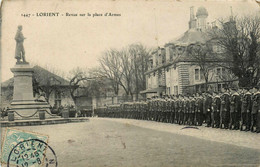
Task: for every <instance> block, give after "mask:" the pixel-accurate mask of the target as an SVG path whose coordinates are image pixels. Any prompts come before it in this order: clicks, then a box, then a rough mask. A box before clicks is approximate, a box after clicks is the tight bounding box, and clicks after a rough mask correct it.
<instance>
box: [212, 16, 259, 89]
mask: <svg viewBox="0 0 260 167" xmlns="http://www.w3.org/2000/svg"><path fill="white" fill-rule="evenodd" d="M219 23H220V27H219V28H215V29H213V30H212V31H210V32H209V35H210V36H211V37H212V38H214V39H215V40H216V41H217V43H218V45H219V46H221V47H222V48H223V49H224V50H225V53H226V54H225V57H224V59H225V60H226V61H230V62H231V63H229V64H227V65H228V66H226V68H228V69H230V70H231V71H232V72H233V73H234V75H235V76H236V77H237V78H238V80H239V86H241V87H245V86H255V85H257V84H258V83H259V78H260V66H259V63H260V54H259V39H260V17H259V16H258V15H256V16H245V17H241V18H237V17H231V18H230V20H229V21H228V22H225V21H223V19H222V20H220V21H219Z"/></svg>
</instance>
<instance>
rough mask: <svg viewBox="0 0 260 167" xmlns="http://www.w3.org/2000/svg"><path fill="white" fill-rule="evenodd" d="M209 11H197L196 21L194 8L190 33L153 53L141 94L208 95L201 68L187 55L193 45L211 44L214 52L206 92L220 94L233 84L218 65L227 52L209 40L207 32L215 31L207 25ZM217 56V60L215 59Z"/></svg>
mask: <svg viewBox="0 0 260 167" xmlns="http://www.w3.org/2000/svg"><path fill="white" fill-rule="evenodd" d="M207 17H208V11H207V10H206V9H205V8H204V7H200V8H198V10H197V12H196V17H195V14H194V8H193V7H191V9H190V21H189V23H188V24H189V29H188V30H187V31H186V32H185V33H184V34H183V35H182V36H181V37H180V38H178V39H177V40H172V41H169V42H168V43H166V44H165V45H164V47H163V48H158V49H157V50H155V51H154V52H153V53H152V56H151V59H150V60H149V63H150V65H149V69H148V71H147V72H146V90H145V91H142V92H141V93H143V94H146V97H147V98H149V97H152V96H161V95H164V94H168V95H172V94H174V95H177V94H186V93H195V92H202V91H205V90H206V89H205V87H206V85H205V77H204V75H203V71H202V70H201V69H200V66H199V65H198V63H197V62H196V61H198V60H194V59H193V58H192V57H190V56H189V54H188V53H187V47H188V46H189V45H192V44H196V43H201V44H206V43H207V44H208V45H209V46H210V47H211V48H212V54H213V58H212V59H211V60H207V61H208V62H207V63H211V64H212V68H211V69H210V70H209V72H208V75H207V76H208V82H207V88H208V90H211V91H220V89H221V88H222V87H224V86H225V85H227V84H230V83H233V81H234V80H235V79H234V78H232V76H231V75H232V74H231V73H230V72H229V71H228V70H226V69H225V68H223V67H221V66H219V65H218V64H221V63H225V62H221V59H219V57H221V56H223V54H224V50H223V48H221V47H220V46H219V45H217V43H216V42H214V40H212V39H210V38H209V37H208V36H207V31H208V30H209V29H211V28H216V26H215V25H214V24H212V26H209V23H208V22H207ZM214 56H215V57H216V58H214Z"/></svg>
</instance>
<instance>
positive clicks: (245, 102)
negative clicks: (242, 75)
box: [240, 88, 252, 131]
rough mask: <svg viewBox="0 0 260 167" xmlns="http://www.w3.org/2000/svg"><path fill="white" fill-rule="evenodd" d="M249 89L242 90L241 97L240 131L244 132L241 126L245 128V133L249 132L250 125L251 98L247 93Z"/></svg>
mask: <svg viewBox="0 0 260 167" xmlns="http://www.w3.org/2000/svg"><path fill="white" fill-rule="evenodd" d="M249 90H250V89H249V88H244V93H243V96H242V106H241V125H240V130H241V131H244V129H243V126H246V129H245V131H249V130H250V123H251V119H250V118H251V109H252V103H251V98H252V94H251V93H250V91H249Z"/></svg>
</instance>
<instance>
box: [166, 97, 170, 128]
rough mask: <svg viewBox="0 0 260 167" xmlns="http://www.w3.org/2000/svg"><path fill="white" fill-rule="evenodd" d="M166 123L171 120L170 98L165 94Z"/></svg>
mask: <svg viewBox="0 0 260 167" xmlns="http://www.w3.org/2000/svg"><path fill="white" fill-rule="evenodd" d="M166 119H167V123H170V122H171V98H170V96H167V113H166Z"/></svg>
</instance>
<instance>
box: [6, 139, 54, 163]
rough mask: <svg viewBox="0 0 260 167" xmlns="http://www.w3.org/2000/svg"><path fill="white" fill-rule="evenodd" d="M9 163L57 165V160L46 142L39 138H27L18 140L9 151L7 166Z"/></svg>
mask: <svg viewBox="0 0 260 167" xmlns="http://www.w3.org/2000/svg"><path fill="white" fill-rule="evenodd" d="M11 165H16V166H21V167H31V166H34V167H36V166H43V167H45V166H46V167H57V166H58V161H57V156H56V154H55V152H54V150H53V149H52V148H51V147H50V146H49V145H48V144H47V143H46V142H44V141H42V140H39V139H29V140H24V141H21V142H19V143H18V144H17V145H16V146H14V147H13V149H12V150H11V151H10V153H9V155H8V159H7V167H9V166H11Z"/></svg>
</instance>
